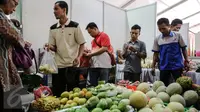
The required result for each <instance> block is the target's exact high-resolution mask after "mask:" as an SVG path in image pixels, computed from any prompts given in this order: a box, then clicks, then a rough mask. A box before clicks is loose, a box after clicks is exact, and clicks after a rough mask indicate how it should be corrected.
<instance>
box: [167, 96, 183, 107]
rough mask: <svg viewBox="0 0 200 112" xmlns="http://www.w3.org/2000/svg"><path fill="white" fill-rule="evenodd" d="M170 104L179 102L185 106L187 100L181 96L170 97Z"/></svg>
mask: <svg viewBox="0 0 200 112" xmlns="http://www.w3.org/2000/svg"><path fill="white" fill-rule="evenodd" d="M170 102H178V103H181V104H182V105H183V106H185V99H184V98H183V97H182V96H181V95H179V94H175V95H172V96H171V97H170Z"/></svg>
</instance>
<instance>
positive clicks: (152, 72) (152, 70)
mask: <svg viewBox="0 0 200 112" xmlns="http://www.w3.org/2000/svg"><path fill="white" fill-rule="evenodd" d="M155 71H156V69H155V66H153V65H152V67H151V74H152V75H153V76H155Z"/></svg>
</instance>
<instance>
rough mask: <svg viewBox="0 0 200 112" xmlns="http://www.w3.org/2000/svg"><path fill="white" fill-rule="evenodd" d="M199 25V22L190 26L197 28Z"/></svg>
mask: <svg viewBox="0 0 200 112" xmlns="http://www.w3.org/2000/svg"><path fill="white" fill-rule="evenodd" d="M199 25H200V23H197V24H195V25H193V26H191V27H190V28H195V27H197V26H199Z"/></svg>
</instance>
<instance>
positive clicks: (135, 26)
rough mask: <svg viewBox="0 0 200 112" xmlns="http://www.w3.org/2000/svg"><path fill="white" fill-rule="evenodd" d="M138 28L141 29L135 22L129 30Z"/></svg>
mask: <svg viewBox="0 0 200 112" xmlns="http://www.w3.org/2000/svg"><path fill="white" fill-rule="evenodd" d="M137 29H138V30H139V31H141V27H140V26H139V25H138V24H135V25H134V26H132V27H131V30H137Z"/></svg>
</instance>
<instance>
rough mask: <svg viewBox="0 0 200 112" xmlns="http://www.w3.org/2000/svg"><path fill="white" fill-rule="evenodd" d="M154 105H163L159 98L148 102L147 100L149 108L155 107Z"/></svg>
mask: <svg viewBox="0 0 200 112" xmlns="http://www.w3.org/2000/svg"><path fill="white" fill-rule="evenodd" d="M156 104H161V105H163V104H164V103H163V101H162V100H161V99H160V98H151V99H150V100H149V107H150V108H152V107H153V106H154V105H156Z"/></svg>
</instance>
